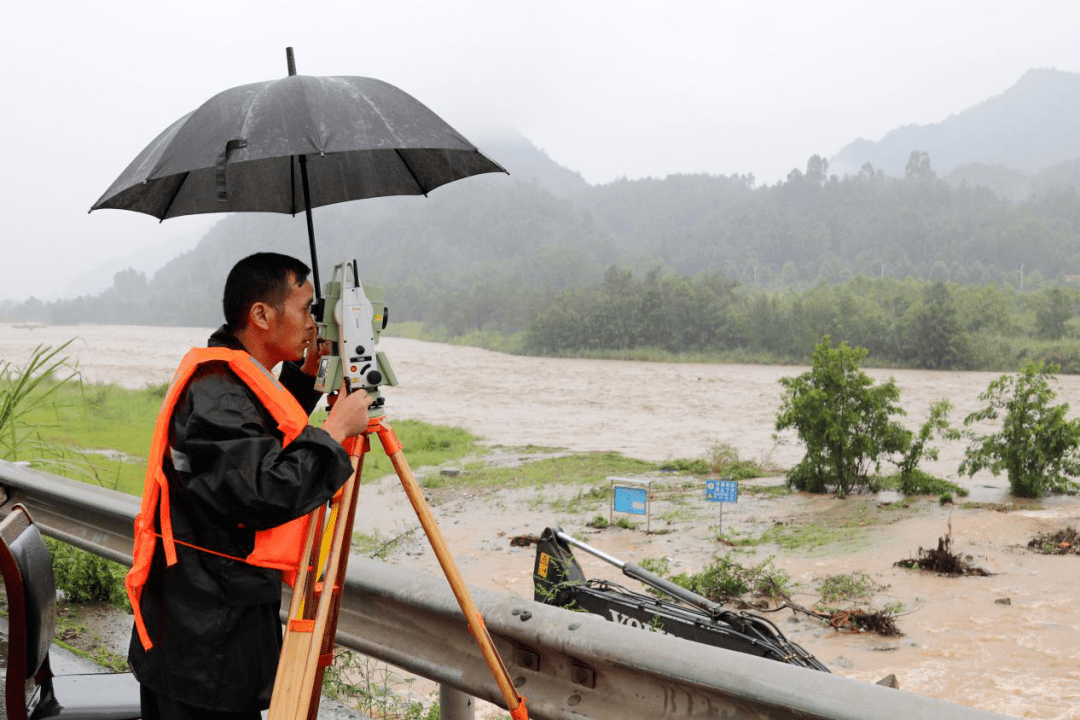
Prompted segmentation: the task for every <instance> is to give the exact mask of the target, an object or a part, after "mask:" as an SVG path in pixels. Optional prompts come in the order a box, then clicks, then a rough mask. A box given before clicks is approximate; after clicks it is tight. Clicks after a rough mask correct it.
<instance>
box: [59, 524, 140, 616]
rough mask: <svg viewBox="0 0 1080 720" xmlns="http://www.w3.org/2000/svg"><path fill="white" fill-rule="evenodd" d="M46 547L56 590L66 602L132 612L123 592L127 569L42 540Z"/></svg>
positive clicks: (125, 593) (91, 554)
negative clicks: (104, 604) (113, 607)
mask: <svg viewBox="0 0 1080 720" xmlns="http://www.w3.org/2000/svg"><path fill="white" fill-rule="evenodd" d="M45 544H46V545H47V546H48V548H49V555H51V556H52V566H53V574H54V575H56V587H57V588H59V589H60V590H63V591H64V597H65V598H67V600H68V601H69V602H73V603H89V602H107V603H109V604H110V605H113V606H115V607H118V608H120V609H122V610H126V611H130V610H131V604H130V603H129V602H128V597H127V592H126V591H125V589H124V576H125V575H126V574H127V568H126V567H124V566H123V565H121V564H120V563H116V562H113V561H112V560H106V559H105V558H103V557H99V556H97V555H94V554H93V553H90V552H87V551H85V550H80V549H79V548H76V547H72V546H71V545H68V544H66V543H62V542H60V541H59V540H54V539H52V538H45Z"/></svg>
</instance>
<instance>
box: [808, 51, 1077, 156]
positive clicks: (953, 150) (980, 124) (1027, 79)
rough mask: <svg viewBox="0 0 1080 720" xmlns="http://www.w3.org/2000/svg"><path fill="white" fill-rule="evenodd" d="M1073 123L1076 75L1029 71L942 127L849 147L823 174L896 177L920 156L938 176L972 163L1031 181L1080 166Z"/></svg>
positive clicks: (911, 128) (917, 128)
mask: <svg viewBox="0 0 1080 720" xmlns="http://www.w3.org/2000/svg"><path fill="white" fill-rule="evenodd" d="M1078 118H1080V73H1072V72H1064V71H1061V70H1052V69H1038V70H1029V71H1028V72H1027V73H1025V74H1024V76H1023V77H1021V78H1020V80H1019V81H1018V82H1017V83H1016V84H1015V85H1013V86H1012V87H1011V88H1009V89H1008V90H1006V91H1005V92H1003V93H1002V94H1001V95H998V96H996V97H992V98H990V99H989V100H986V101H984V102H981V103H979V104H978V105H975V106H974V107H971V108H968V109H967V110H964V111H962V112H960V113H957V114H956V115H952V116H950V117H949V118H947V119H945V120H942V121H941V122H938V123H933V124H930V125H908V126H905V127H901V128H898V129H896V130H893V131H891V132H890V133H888V134H887V135H886V136H885V137H884V138H882V139H881V140H880V141H878V142H872V141H870V140H865V139H859V140H855V141H854V142H852V143H850V144H849V145H847V146H846V147H844V148H843V149H842V150H841V151H840V152H839V153H837V154H836V155H835V156H833V157H832V158H830V159H829V169H830V170H831V171H832V172H835V173H837V174H839V175H854V174H856V173H858V172H859V170H860V168H862V166H863V165H864V164H866V163H870V164H871V165H873V167H874V168H875V169H877V170H882V171H884V172H885V174H886V175H891V176H894V177H900V176H903V175H904V171H905V168H906V166H907V161H908V158H909V157H910V156H911V153H912V152H913V151H919V152H926V153H928V154H929V156H930V160H931V162H932V163H933V168H934V170H935V171H936V172H937V173H938V174H939V175H948V174H949V173H950V172H952V171H953V170H954V169H955V168H957V167H958V166H960V165H967V164H971V163H979V164H981V165H983V166H989V167H991V168H993V167H994V166H1002V167H1003V168H1008V169H1009V170H1017V171H1021V172H1025V173H1038V172H1039V171H1041V170H1043V169H1045V168H1049V167H1052V166H1055V165H1058V164H1060V163H1062V162H1064V161H1066V160H1071V159H1074V158H1080V132H1078V131H1077V119H1078ZM976 172H977V171H976Z"/></svg>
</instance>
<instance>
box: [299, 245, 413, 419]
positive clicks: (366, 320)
mask: <svg viewBox="0 0 1080 720" xmlns="http://www.w3.org/2000/svg"><path fill="white" fill-rule="evenodd" d="M323 299H324V302H323V305H322V309H321V310H322V312H321V314H322V317H321V318H316V322H317V323H318V325H319V338H320V339H321V340H329V341H331V342H333V343H334V350H333V351H332V352H331V353H330V354H329V355H324V356H323V358H322V359H321V360H320V361H319V372H318V374H317V375H316V376H315V389H316V390H318V391H319V392H324V393H332V392H336V391H337V390H339V389H340V388H341V386H342V385H343V384H344V385H345V388H346V389H347V390H349V391H350V392H351V391H353V390H356V389H358V388H363V389H364V390H366V391H367V394H368V395H370V396H371V398H372V402H371V406H370V407H369V408H368V415H369V416H370V417H379V416H381V415H383V413H384V410H383V405H384V403H385V400H386V399H385V398H384V397H383V396H382V393H380V392H379V387H380V386H382V385H390V386H393V385H397V384H398V382H397V377H396V376H395V375H394V371H393V370H392V369H391V368H390V361H389V360H388V359H387V357H386V354H385V353H383V352H382V351H381V350H378V349H377V347H376V346H377V344H378V342H379V335H380V334H382V331H383V330H384V329H386V323H387V320H388V318H389V313H388V310H387V307H386V301H385V295H384V294H383V290H382V288H378V287H373V286H370V285H369V286H367V287H366V288H365V287H364V284H363V283H362V282H360V274H359V271H358V269H357V264H356V260H349V261H342V262H339V263H338V264H337V265H335V266H334V272H333V274H332V275H331V276H330V281H329V282H327V283H326V286H325V288H324V290H323Z"/></svg>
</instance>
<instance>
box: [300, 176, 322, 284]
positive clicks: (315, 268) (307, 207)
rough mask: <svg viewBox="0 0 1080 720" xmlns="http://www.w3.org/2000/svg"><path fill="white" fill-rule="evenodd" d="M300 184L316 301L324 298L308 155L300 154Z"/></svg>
mask: <svg viewBox="0 0 1080 720" xmlns="http://www.w3.org/2000/svg"><path fill="white" fill-rule="evenodd" d="M300 185H301V186H302V187H303V188H304V216H305V217H306V218H307V237H308V246H309V247H310V248H311V278H312V282H313V283H314V285H315V301H316V302H320V301H321V300H322V293H321V292H319V288H320V287H322V286H321V285H320V284H319V256H318V255H317V254H316V252H315V223H314V221H313V220H312V217H311V191H310V190H309V189H308V173H307V155H301V156H300Z"/></svg>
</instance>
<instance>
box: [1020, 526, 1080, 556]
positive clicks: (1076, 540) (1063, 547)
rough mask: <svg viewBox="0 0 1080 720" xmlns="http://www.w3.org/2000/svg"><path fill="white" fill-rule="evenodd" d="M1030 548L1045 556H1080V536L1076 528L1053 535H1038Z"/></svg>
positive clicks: (1066, 529)
mask: <svg viewBox="0 0 1080 720" xmlns="http://www.w3.org/2000/svg"><path fill="white" fill-rule="evenodd" d="M1028 547H1029V548H1031V549H1032V550H1034V551H1035V552H1037V553H1042V554H1043V555H1070V554H1072V555H1080V535H1078V534H1077V532H1076V528H1071V527H1067V528H1065V529H1064V530H1058V531H1057V532H1056V533H1053V534H1043V535H1036V536H1035V537H1033V538H1031V542H1029V543H1028Z"/></svg>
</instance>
